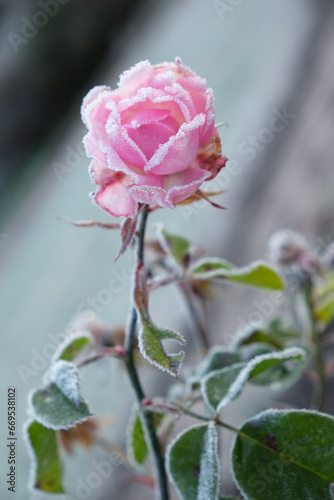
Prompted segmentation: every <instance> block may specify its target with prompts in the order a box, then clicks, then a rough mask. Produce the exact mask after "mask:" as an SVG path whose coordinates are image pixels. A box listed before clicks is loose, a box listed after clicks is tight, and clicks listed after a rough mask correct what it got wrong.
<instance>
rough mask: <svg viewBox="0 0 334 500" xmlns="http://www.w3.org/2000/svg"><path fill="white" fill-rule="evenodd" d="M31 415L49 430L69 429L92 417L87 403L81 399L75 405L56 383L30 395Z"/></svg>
mask: <svg viewBox="0 0 334 500" xmlns="http://www.w3.org/2000/svg"><path fill="white" fill-rule="evenodd" d="M29 405H30V413H31V415H32V417H33V418H34V419H35V420H37V421H38V422H39V423H40V424H42V425H44V426H45V427H47V428H49V429H69V428H70V427H73V426H74V425H76V424H78V423H80V422H84V421H85V420H87V418H88V417H90V416H91V412H90V409H89V407H88V405H87V403H86V402H85V401H84V400H83V399H82V398H81V399H80V405H75V404H74V403H73V402H72V400H71V399H69V398H68V397H66V396H65V395H64V394H63V392H62V391H61V390H60V389H59V388H58V387H57V385H55V384H54V383H51V384H49V385H48V386H46V387H45V388H43V389H39V390H36V391H33V392H32V393H31V394H30V395H29Z"/></svg>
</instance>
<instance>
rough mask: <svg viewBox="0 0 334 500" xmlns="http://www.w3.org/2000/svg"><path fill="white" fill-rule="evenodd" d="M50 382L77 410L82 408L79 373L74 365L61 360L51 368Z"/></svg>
mask: <svg viewBox="0 0 334 500" xmlns="http://www.w3.org/2000/svg"><path fill="white" fill-rule="evenodd" d="M49 377H50V381H51V382H53V383H54V384H55V385H56V386H57V387H58V389H59V390H60V391H61V392H62V393H63V394H64V396H66V398H67V399H69V400H70V401H71V402H72V403H73V405H74V406H75V407H76V408H80V406H81V394H80V383H79V371H78V369H77V368H76V366H74V364H73V363H70V362H69V361H64V360H59V361H57V362H56V363H54V364H53V365H52V366H51V369H50V376H49Z"/></svg>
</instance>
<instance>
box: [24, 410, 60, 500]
mask: <svg viewBox="0 0 334 500" xmlns="http://www.w3.org/2000/svg"><path fill="white" fill-rule="evenodd" d="M26 432H27V438H28V446H29V448H30V453H31V458H32V464H31V480H32V484H31V486H32V487H33V488H36V489H38V490H42V491H45V492H48V493H65V490H64V488H63V485H62V469H63V468H62V464H61V461H60V457H59V451H58V443H57V435H56V432H55V431H54V430H52V429H47V428H45V427H44V426H43V425H42V424H40V423H39V422H36V421H35V420H34V421H32V422H30V423H29V424H28V427H27V431H26Z"/></svg>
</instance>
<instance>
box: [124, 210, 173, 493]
mask: <svg viewBox="0 0 334 500" xmlns="http://www.w3.org/2000/svg"><path fill="white" fill-rule="evenodd" d="M148 213H149V207H148V205H146V206H145V207H144V209H143V211H142V213H141V218H140V223H139V230H138V242H137V259H138V261H139V262H143V260H144V238H145V229H146V222H147V217H148ZM136 329H137V311H136V308H135V307H133V309H132V313H131V321H130V326H129V330H128V332H127V335H126V337H125V340H124V348H125V351H126V355H125V366H126V368H127V371H128V375H129V378H130V381H131V384H132V387H133V389H134V391H135V394H136V398H137V401H138V403H139V407H140V411H142V415H143V421H144V425H145V427H146V431H147V435H148V438H149V441H150V445H151V449H152V452H153V457H154V461H155V465H156V469H157V479H158V485H159V493H160V498H161V500H169V493H168V480H167V474H166V468H165V461H164V457H163V456H162V453H161V449H160V443H159V441H158V438H157V435H156V433H155V429H154V420H153V415H152V413H150V412H147V411H145V410H143V409H142V402H143V400H144V399H145V393H144V390H143V388H142V385H141V383H140V380H139V377H138V373H137V369H136V365H135V362H134V356H133V350H134V341H135V338H136Z"/></svg>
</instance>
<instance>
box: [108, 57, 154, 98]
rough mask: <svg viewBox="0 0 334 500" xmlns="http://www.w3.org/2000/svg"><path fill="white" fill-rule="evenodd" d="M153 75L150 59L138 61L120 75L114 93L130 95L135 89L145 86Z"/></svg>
mask: <svg viewBox="0 0 334 500" xmlns="http://www.w3.org/2000/svg"><path fill="white" fill-rule="evenodd" d="M153 76H154V68H153V66H152V65H151V63H150V61H148V60H146V61H140V62H139V63H137V64H135V65H134V66H132V67H131V68H130V69H128V70H126V71H124V72H123V73H122V74H121V75H120V77H119V82H118V89H117V90H116V91H115V95H116V96H117V97H118V95H122V97H124V96H125V95H127V96H131V95H133V94H134V93H135V92H136V91H137V89H139V88H141V87H146V86H147V85H148V83H149V82H150V80H151V78H153Z"/></svg>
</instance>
